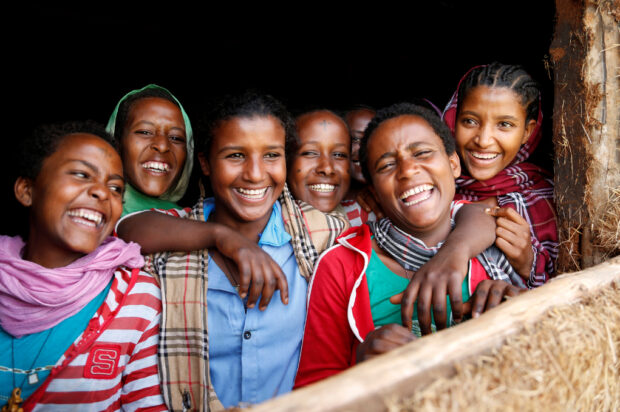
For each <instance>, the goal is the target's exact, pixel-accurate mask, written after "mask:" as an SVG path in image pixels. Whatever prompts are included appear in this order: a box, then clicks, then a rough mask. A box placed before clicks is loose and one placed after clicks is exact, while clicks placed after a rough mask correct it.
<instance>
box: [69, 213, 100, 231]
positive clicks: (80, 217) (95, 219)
mask: <svg viewBox="0 0 620 412" xmlns="http://www.w3.org/2000/svg"><path fill="white" fill-rule="evenodd" d="M67 215H69V217H71V220H73V221H74V222H76V223H79V224H81V225H84V226H88V227H93V228H94V227H99V226H101V225H102V224H103V222H104V221H105V219H104V217H103V214H102V213H100V212H97V211H96V210H92V209H84V208H80V209H71V210H69V211H68V212H67Z"/></svg>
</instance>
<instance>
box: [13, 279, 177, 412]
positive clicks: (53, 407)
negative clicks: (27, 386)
mask: <svg viewBox="0 0 620 412" xmlns="http://www.w3.org/2000/svg"><path fill="white" fill-rule="evenodd" d="M160 317H161V291H160V289H159V285H158V284H157V282H156V281H155V279H154V278H153V277H152V276H151V275H149V274H148V273H146V272H142V271H140V270H139V269H134V270H133V271H131V270H129V269H127V268H119V269H117V270H116V272H115V273H114V280H113V281H112V286H111V288H110V292H109V293H108V296H107V297H106V299H105V302H104V303H103V305H101V307H100V308H99V309H98V310H97V313H95V315H94V316H93V318H92V319H91V321H90V323H89V325H88V327H87V328H86V330H85V331H84V332H83V333H82V334H81V335H80V336H79V337H78V338H77V339H76V341H75V342H74V343H73V344H72V345H71V347H69V349H67V351H66V352H65V353H64V355H63V356H62V357H61V358H60V360H59V361H58V362H57V363H56V366H55V367H54V369H52V371H51V373H50V375H49V377H48V378H47V379H46V380H45V382H44V383H43V384H42V385H41V386H40V387H39V388H38V389H37V390H36V391H35V392H34V393H33V394H32V395H31V396H29V397H28V399H26V401H25V402H24V404H23V408H24V410H25V411H30V410H34V411H38V410H45V411H72V410H73V411H118V410H123V411H165V410H167V409H166V406H165V404H164V400H163V398H162V396H161V389H160V385H159V382H160V381H159V376H158V371H157V345H158V342H159V321H160Z"/></svg>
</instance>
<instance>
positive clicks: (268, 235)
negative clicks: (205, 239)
mask: <svg viewBox="0 0 620 412" xmlns="http://www.w3.org/2000/svg"><path fill="white" fill-rule="evenodd" d="M214 209H215V199H214V198H212V197H210V198H207V199H205V200H204V202H203V212H204V216H205V222H206V221H207V220H208V219H209V215H210V214H211V212H213V210H214ZM290 241H291V235H289V234H288V232H287V231H286V229H285V228H284V221H283V220H282V206H280V202H278V201H276V202H275V203H274V204H273V207H272V208H271V215H270V216H269V221H268V222H267V225H266V226H265V228H264V229H263V231H262V233H261V234H260V238H259V239H258V244H259V245H268V246H275V247H279V246H282V245H284V244H286V243H288V242H290Z"/></svg>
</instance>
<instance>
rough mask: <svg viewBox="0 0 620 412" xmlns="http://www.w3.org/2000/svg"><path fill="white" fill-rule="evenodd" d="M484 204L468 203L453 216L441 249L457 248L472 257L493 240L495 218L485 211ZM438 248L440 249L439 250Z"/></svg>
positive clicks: (491, 243)
mask: <svg viewBox="0 0 620 412" xmlns="http://www.w3.org/2000/svg"><path fill="white" fill-rule="evenodd" d="M486 208H487V206H486V205H481V204H476V203H468V204H465V205H463V206H462V207H461V209H460V210H459V211H458V212H457V214H456V216H455V217H454V221H455V226H454V229H453V230H452V232H450V234H449V235H448V237H447V239H446V241H445V243H444V245H443V246H442V248H441V249H444V248H446V247H447V250H455V249H456V250H458V251H460V253H461V254H462V255H463V256H466V257H467V258H473V257H475V256H477V255H479V254H480V253H482V252H483V251H484V250H485V249H487V248H488V247H489V246H491V245H493V243H494V242H495V228H496V224H495V218H494V217H493V216H490V215H488V214H487V213H485V211H484V210H485V209H486ZM441 249H440V250H441Z"/></svg>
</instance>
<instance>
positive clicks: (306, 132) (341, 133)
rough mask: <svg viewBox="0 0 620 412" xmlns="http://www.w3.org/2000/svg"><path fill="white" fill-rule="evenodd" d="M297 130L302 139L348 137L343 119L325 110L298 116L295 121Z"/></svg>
mask: <svg viewBox="0 0 620 412" xmlns="http://www.w3.org/2000/svg"><path fill="white" fill-rule="evenodd" d="M296 125H297V131H298V133H299V137H300V138H301V139H302V140H306V139H308V138H315V139H316V138H321V137H329V138H334V137H336V138H337V137H341V138H344V139H348V135H349V133H348V130H347V126H346V124H345V123H344V121H343V120H342V119H341V118H340V117H338V116H336V115H334V114H333V113H330V112H326V111H319V112H312V113H308V114H304V115H301V116H299V118H298V119H297V121H296Z"/></svg>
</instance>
